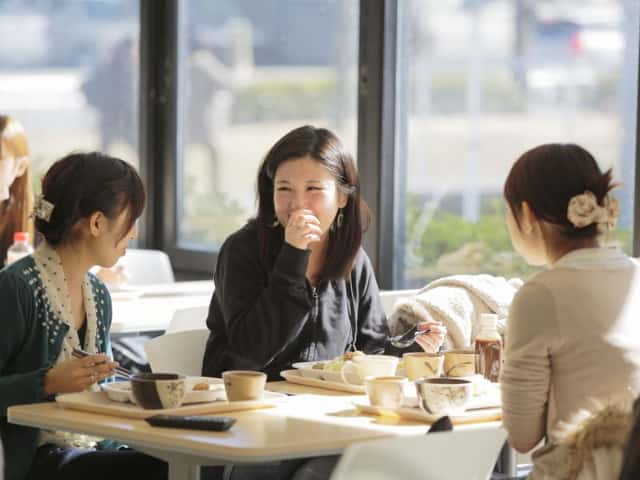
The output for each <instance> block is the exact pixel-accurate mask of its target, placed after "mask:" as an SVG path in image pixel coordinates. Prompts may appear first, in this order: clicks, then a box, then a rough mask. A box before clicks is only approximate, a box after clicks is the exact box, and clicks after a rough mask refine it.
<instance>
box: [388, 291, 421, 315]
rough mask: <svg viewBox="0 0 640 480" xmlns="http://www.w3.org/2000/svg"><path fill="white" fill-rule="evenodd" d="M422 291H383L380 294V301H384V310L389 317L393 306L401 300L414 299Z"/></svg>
mask: <svg viewBox="0 0 640 480" xmlns="http://www.w3.org/2000/svg"><path fill="white" fill-rule="evenodd" d="M419 291H420V290H382V291H381V292H380V300H382V309H383V310H384V313H385V314H386V315H387V317H389V315H390V314H391V311H392V310H393V306H394V305H395V303H396V302H397V301H398V300H400V299H401V298H407V297H413V296H414V295H415V294H416V293H418V292H419Z"/></svg>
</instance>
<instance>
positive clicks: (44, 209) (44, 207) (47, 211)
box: [33, 195, 56, 222]
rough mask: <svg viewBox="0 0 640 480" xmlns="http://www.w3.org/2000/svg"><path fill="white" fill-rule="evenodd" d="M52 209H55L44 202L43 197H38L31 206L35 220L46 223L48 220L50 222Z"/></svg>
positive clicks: (47, 202)
mask: <svg viewBox="0 0 640 480" xmlns="http://www.w3.org/2000/svg"><path fill="white" fill-rule="evenodd" d="M54 208H56V206H55V205H54V204H53V203H51V202H50V201H48V200H46V199H45V198H44V195H38V196H37V197H36V201H35V203H34V205H33V214H34V215H35V216H36V218H39V219H40V220H44V221H45V222H48V221H49V220H51V215H52V214H53V209H54Z"/></svg>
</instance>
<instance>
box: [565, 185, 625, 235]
mask: <svg viewBox="0 0 640 480" xmlns="http://www.w3.org/2000/svg"><path fill="white" fill-rule="evenodd" d="M619 216H620V203H619V202H618V199H617V198H615V197H612V196H610V195H606V196H605V197H604V205H603V206H600V205H598V199H597V198H596V196H595V195H594V194H593V192H590V191H588V190H587V191H585V192H584V193H581V194H580V195H576V196H575V197H573V198H571V200H569V207H568V209H567V218H568V219H569V221H570V222H571V223H572V224H573V225H574V226H575V227H576V228H584V227H588V226H589V225H591V224H593V223H595V224H597V225H598V230H599V231H600V232H604V231H607V230H612V229H613V228H614V227H615V226H616V223H617V222H618V217H619Z"/></svg>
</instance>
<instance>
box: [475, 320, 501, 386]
mask: <svg viewBox="0 0 640 480" xmlns="http://www.w3.org/2000/svg"><path fill="white" fill-rule="evenodd" d="M474 350H475V352H476V358H477V364H476V373H480V374H482V376H484V378H486V379H487V380H490V381H492V382H497V381H499V379H500V368H501V367H502V337H501V336H500V334H499V333H498V316H497V315H495V314H492V313H483V314H482V315H480V329H479V331H478V334H477V335H476V339H475V341H474Z"/></svg>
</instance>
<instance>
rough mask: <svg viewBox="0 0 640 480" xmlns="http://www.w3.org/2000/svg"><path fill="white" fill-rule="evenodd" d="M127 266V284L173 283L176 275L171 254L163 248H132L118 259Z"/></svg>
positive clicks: (119, 263) (120, 263) (119, 262)
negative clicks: (172, 266) (170, 258)
mask: <svg viewBox="0 0 640 480" xmlns="http://www.w3.org/2000/svg"><path fill="white" fill-rule="evenodd" d="M118 265H122V266H124V268H125V272H126V274H127V277H128V278H127V285H145V284H146V285H148V284H155V283H173V282H175V277H174V275H173V268H171V260H169V256H168V255H167V254H166V253H165V252H163V251H161V250H147V249H137V248H130V249H127V253H126V254H125V255H124V256H123V257H122V258H121V259H120V260H118Z"/></svg>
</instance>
